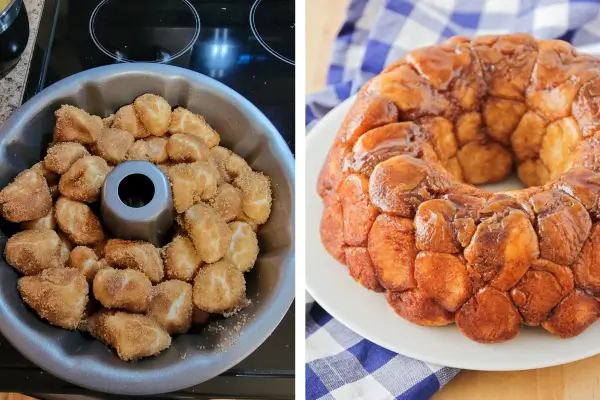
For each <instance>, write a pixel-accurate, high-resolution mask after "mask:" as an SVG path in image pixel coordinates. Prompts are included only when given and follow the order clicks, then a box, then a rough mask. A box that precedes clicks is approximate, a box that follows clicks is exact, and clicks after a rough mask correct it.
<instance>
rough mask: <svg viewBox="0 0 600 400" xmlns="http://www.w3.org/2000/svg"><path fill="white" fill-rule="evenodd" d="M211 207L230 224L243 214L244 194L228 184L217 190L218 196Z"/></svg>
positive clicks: (212, 201)
mask: <svg viewBox="0 0 600 400" xmlns="http://www.w3.org/2000/svg"><path fill="white" fill-rule="evenodd" d="M211 206H213V207H214V209H215V210H217V212H218V213H219V214H220V215H221V217H222V218H223V219H224V220H225V221H227V222H229V221H232V220H234V219H236V218H237V217H238V216H240V215H241V214H242V192H241V190H240V189H238V188H236V187H235V186H232V185H230V184H228V183H223V184H222V185H220V186H219V187H218V188H217V195H216V196H215V197H214V198H213V199H212V200H211Z"/></svg>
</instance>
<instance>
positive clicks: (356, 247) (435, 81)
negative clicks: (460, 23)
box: [317, 34, 600, 343]
mask: <svg viewBox="0 0 600 400" xmlns="http://www.w3.org/2000/svg"><path fill="white" fill-rule="evenodd" d="M513 163H514V164H516V168H517V172H518V174H519V177H520V179H521V180H522V181H523V183H524V184H525V185H526V186H528V188H527V189H523V190H517V191H509V192H504V193H489V192H486V191H484V190H481V189H478V188H476V187H475V186H472V185H476V184H483V183H490V182H497V181H501V180H503V179H505V178H506V177H507V175H508V174H509V173H510V171H511V169H512V166H513ZM317 190H318V193H319V195H320V196H321V197H322V198H323V201H324V205H325V210H324V212H323V218H322V222H321V238H322V240H323V244H324V245H325V247H326V249H327V250H328V251H329V252H330V253H331V254H332V255H333V256H334V257H335V258H336V259H337V260H339V261H340V262H342V263H344V264H346V265H347V266H348V268H349V271H350V274H351V275H352V277H353V278H354V279H356V281H357V282H359V283H361V284H362V285H363V286H364V287H366V288H368V289H370V290H374V291H376V292H384V293H385V296H386V298H387V300H388V303H389V304H390V306H391V307H392V308H393V309H394V310H395V312H396V313H397V314H398V315H400V316H401V317H403V318H405V319H406V320H408V321H410V322H412V323H415V324H419V325H425V326H440V325H447V324H450V323H452V322H456V324H457V325H458V327H459V329H460V330H461V332H463V333H464V334H465V335H466V336H467V337H469V338H470V339H472V340H475V341H478V342H482V343H496V342H501V341H506V340H510V339H512V338H514V337H515V336H516V335H517V334H518V332H519V330H520V327H521V325H522V324H523V323H524V324H526V325H530V326H542V327H543V328H544V329H546V330H548V331H549V332H551V333H553V334H555V335H557V336H558V337H572V336H576V335H578V334H580V333H581V332H583V331H584V330H585V329H586V328H587V327H588V326H590V325H591V324H592V323H593V322H595V321H596V320H597V319H598V317H599V316H600V301H599V300H598V298H600V257H597V255H598V254H599V251H600V203H599V200H600V60H598V59H596V58H593V57H591V56H588V55H585V54H580V53H578V52H577V51H575V50H574V49H573V48H572V47H571V45H569V44H568V43H565V42H562V41H556V40H542V41H536V40H535V39H534V38H533V37H531V36H530V35H527V34H514V35H502V36H481V37H477V38H475V39H473V40H469V39H466V38H462V37H455V38H451V39H449V40H448V41H447V42H445V43H442V44H441V45H437V46H430V47H425V48H422V49H417V50H415V51H412V52H410V53H408V54H407V55H406V56H404V57H403V58H402V59H400V60H398V61H397V62H396V63H394V64H393V65H391V66H390V67H388V68H387V69H386V70H385V71H383V72H382V73H381V74H380V75H378V76H376V77H375V78H374V79H372V80H371V81H370V82H368V83H367V84H366V85H365V86H364V87H363V89H362V90H361V91H360V93H359V94H358V97H357V100H356V102H355V103H354V105H353V107H352V109H351V111H350V113H349V114H348V116H347V117H346V119H345V121H344V123H343V125H342V127H341V128H340V130H339V132H338V134H337V137H336V139H335V142H334V144H333V146H332V148H331V150H330V152H329V155H328V157H327V161H326V162H325V165H324V166H323V169H322V171H321V174H320V177H319V181H318V187H317Z"/></svg>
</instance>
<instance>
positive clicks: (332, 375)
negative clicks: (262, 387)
mask: <svg viewBox="0 0 600 400" xmlns="http://www.w3.org/2000/svg"><path fill="white" fill-rule="evenodd" d="M599 11H600V0H597V1H593V0H571V1H567V0H351V2H350V5H349V7H348V10H347V16H346V20H345V22H344V24H343V25H342V28H341V29H340V32H339V35H338V37H337V40H336V42H335V45H334V49H333V54H332V59H331V66H330V68H329V74H328V76H327V85H328V86H327V87H326V89H325V90H323V91H322V92H319V93H315V94H312V95H309V96H308V98H307V105H306V124H307V130H310V128H312V127H313V126H314V124H315V123H316V122H318V120H319V119H321V118H322V117H323V116H325V114H327V113H328V112H329V111H330V110H331V109H333V108H334V107H335V106H337V105H338V104H339V103H341V102H342V101H343V100H345V99H347V98H348V97H350V96H351V95H352V94H354V93H356V92H357V91H358V90H359V89H360V88H361V86H362V85H364V83H365V82H366V81H368V80H369V79H370V78H372V77H373V76H375V75H377V74H378V73H379V72H380V71H381V70H382V69H384V68H385V67H386V66H387V65H389V64H391V63H392V62H394V61H395V60H397V59H398V58H400V57H401V56H402V55H403V54H404V53H406V52H407V51H409V50H411V49H414V48H417V47H421V46H426V45H431V44H433V43H439V42H442V41H444V40H446V39H447V38H449V37H451V36H455V35H462V36H468V37H473V36H476V35H481V34H500V33H509V32H529V33H531V34H532V35H533V36H535V37H536V38H538V39H540V38H545V39H562V40H566V41H569V42H571V43H572V44H574V45H575V46H577V47H578V48H579V49H580V50H582V51H587V52H590V53H594V54H600V14H599ZM457 373H458V370H457V369H454V368H448V367H441V366H437V365H431V364H428V363H424V362H421V361H417V360H413V359H410V358H408V357H404V356H401V355H398V354H395V353H393V352H391V351H389V350H386V349H384V348H382V347H379V346H377V345H375V344H373V343H371V342H369V341H367V340H366V339H364V338H362V337H360V336H359V335H357V334H355V333H354V332H352V331H351V330H349V329H348V328H346V327H345V326H343V325H342V324H341V323H339V322H338V321H336V320H335V319H333V318H332V317H331V315H329V314H328V313H327V312H325V311H324V310H323V309H322V308H321V307H320V306H319V305H318V304H316V303H314V302H313V301H312V300H311V299H310V296H308V295H307V304H306V398H307V399H328V400H330V399H342V400H346V399H364V400H387V399H427V398H429V397H431V396H432V395H433V394H434V393H435V392H436V391H437V390H439V389H440V388H441V387H443V386H444V385H445V384H446V383H447V382H448V381H450V379H452V378H453V377H454V376H455V375H456V374H457Z"/></svg>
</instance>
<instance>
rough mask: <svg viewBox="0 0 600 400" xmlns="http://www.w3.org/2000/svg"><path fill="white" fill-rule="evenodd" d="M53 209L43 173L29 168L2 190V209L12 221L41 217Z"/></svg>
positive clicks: (5, 217) (4, 215)
mask: <svg viewBox="0 0 600 400" xmlns="http://www.w3.org/2000/svg"><path fill="white" fill-rule="evenodd" d="M51 209H52V197H51V196H50V189H49V188H48V183H47V182H46V179H45V178H44V176H43V175H42V174H41V173H38V172H36V171H33V170H31V169H27V170H25V171H23V172H21V173H20V174H19V175H17V177H16V178H15V179H14V180H13V181H12V182H11V183H9V184H8V185H7V186H6V187H4V189H2V190H1V191H0V211H1V212H2V216H3V217H4V219H6V220H7V221H10V222H24V221H31V220H32V219H37V218H41V217H43V216H44V215H46V214H47V213H48V212H49V211H50V210H51Z"/></svg>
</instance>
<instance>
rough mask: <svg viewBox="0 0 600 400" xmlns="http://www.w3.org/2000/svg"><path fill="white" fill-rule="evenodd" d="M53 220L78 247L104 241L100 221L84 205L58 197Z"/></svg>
mask: <svg viewBox="0 0 600 400" xmlns="http://www.w3.org/2000/svg"><path fill="white" fill-rule="evenodd" d="M54 218H56V223H57V225H58V227H59V228H60V230H61V231H63V232H64V233H66V234H67V236H68V238H69V240H70V241H71V242H73V243H75V244H78V245H93V244H96V243H99V242H101V241H102V240H104V231H103V230H102V224H101V223H100V219H99V218H98V217H97V216H96V215H95V214H94V212H93V211H92V209H91V208H90V207H89V206H88V205H87V204H85V203H81V202H79V201H74V200H71V199H68V198H66V197H60V198H59V199H58V200H57V201H56V204H55V205H54Z"/></svg>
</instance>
